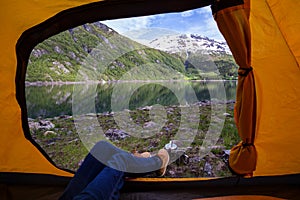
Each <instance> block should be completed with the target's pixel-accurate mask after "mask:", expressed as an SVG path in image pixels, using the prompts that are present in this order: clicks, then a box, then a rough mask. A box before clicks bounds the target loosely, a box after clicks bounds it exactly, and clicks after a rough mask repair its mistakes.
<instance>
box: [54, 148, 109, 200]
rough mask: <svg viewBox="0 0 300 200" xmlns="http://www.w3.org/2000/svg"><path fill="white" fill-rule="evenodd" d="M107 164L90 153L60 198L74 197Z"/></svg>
mask: <svg viewBox="0 0 300 200" xmlns="http://www.w3.org/2000/svg"><path fill="white" fill-rule="evenodd" d="M105 167H106V166H105V165H104V164H103V163H101V162H99V161H98V160H97V159H96V158H95V157H94V156H93V155H92V154H90V153H89V154H88V155H87V156H86V157H85V159H84V161H83V163H82V164H81V166H80V167H79V169H78V170H77V172H76V173H75V175H74V177H73V178H72V179H71V181H70V182H69V184H68V186H67V188H66V189H65V191H64V193H63V194H62V196H61V197H60V200H69V199H73V197H74V196H76V195H78V194H79V193H80V192H81V191H82V190H83V189H84V188H85V187H86V186H87V185H88V184H89V183H90V182H91V181H92V180H93V179H94V178H95V177H96V176H97V175H98V174H99V173H100V172H101V171H102V170H103V169H104V168H105Z"/></svg>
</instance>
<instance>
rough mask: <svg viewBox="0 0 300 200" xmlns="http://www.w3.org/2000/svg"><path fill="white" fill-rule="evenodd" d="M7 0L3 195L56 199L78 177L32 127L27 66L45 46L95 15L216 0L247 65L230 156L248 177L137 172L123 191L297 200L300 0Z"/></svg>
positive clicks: (1, 66)
mask: <svg viewBox="0 0 300 200" xmlns="http://www.w3.org/2000/svg"><path fill="white" fill-rule="evenodd" d="M0 4H1V6H0V10H1V11H0V15H1V30H0V35H1V37H0V38H1V39H0V44H1V45H0V47H1V54H0V58H1V59H0V60H1V63H0V74H1V79H0V82H1V84H0V91H1V92H0V107H1V109H0V119H1V120H0V130H1V134H0V144H1V145H0V199H56V198H57V197H58V196H59V195H60V194H61V192H62V191H63V189H64V187H65V186H66V184H67V183H68V181H69V180H70V178H71V177H72V176H73V174H72V173H71V172H69V171H66V170H63V169H59V168H57V167H56V166H55V164H54V163H53V162H52V161H51V160H50V159H49V157H47V155H45V154H44V153H43V151H42V150H41V149H40V147H39V146H38V145H36V144H35V142H34V141H33V139H32V138H31V136H30V134H29V127H28V123H27V111H26V101H25V74H26V66H27V63H28V58H29V55H30V52H31V50H32V49H33V48H34V46H35V45H36V44H38V43H39V42H41V41H43V40H44V39H46V38H48V37H50V36H52V35H54V34H57V33H59V32H61V31H64V30H67V29H68V28H71V27H75V26H78V25H80V24H84V23H87V22H94V21H100V20H106V19H115V18H123V17H132V16H141V15H149V14H157V13H166V12H175V11H185V10H189V9H193V8H199V7H203V6H207V5H212V10H213V13H214V18H215V20H216V23H217V24H218V27H219V29H220V31H221V32H222V34H223V35H224V37H225V39H226V41H227V43H228V45H229V47H230V49H231V51H232V53H233V55H234V58H235V60H236V62H237V63H238V64H239V66H240V68H239V81H238V88H237V98H236V105H235V119H236V122H237V127H238V131H239V134H240V137H241V142H240V143H239V144H238V145H237V146H235V147H233V148H232V151H231V155H230V167H231V169H232V170H233V171H235V172H236V173H237V174H240V176H236V177H232V178H223V179H221V178H219V179H218V178H216V179H208V180H207V179H201V178H198V179H197V178H191V179H146V178H145V179H136V180H134V181H129V182H127V183H126V184H125V187H124V191H123V197H124V198H125V199H126V198H128V199H129V198H135V199H137V198H141V199H148V198H149V199H159V198H163V199H176V198H177V199H180V198H181V199H182V198H183V197H185V198H190V197H191V198H195V199H196V198H203V197H212V196H215V197H220V196H228V195H231V197H232V198H236V199H237V198H239V197H238V196H232V195H242V196H243V195H262V196H260V197H261V198H262V199H268V198H267V197H266V196H269V197H270V198H271V196H273V197H280V198H288V199H293V198H295V199H296V198H297V197H298V196H299V195H300V191H299V184H300V181H299V177H300V176H299V173H300V152H299V150H300V149H299V146H298V141H300V123H299V122H300V115H299V113H300V82H299V80H298V78H299V77H300V68H299V63H300V36H299V33H298V31H299V30H300V16H299V14H298V13H299V12H300V2H299V1H295V0H285V1H281V0H244V1H243V0H215V1H213V0H189V1H174V0H173V1H172V0H151V1H150V0H148V1H145V0H103V1H97V0H76V1H70V0H60V1H55V0H51V1H50V0H39V1H36V0H26V1H23V0H15V1H1V3H0ZM199 23H201V22H199ZM247 177H248V178H247ZM249 177H250V178H249ZM264 196H265V197H264ZM244 197H245V198H248V199H249V198H251V197H253V196H244ZM256 197H258V196H256ZM240 198H243V197H240Z"/></svg>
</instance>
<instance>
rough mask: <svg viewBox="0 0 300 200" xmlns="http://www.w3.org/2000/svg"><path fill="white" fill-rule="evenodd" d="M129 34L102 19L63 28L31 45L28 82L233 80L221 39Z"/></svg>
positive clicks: (231, 63)
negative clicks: (62, 30) (126, 34)
mask: <svg viewBox="0 0 300 200" xmlns="http://www.w3.org/2000/svg"><path fill="white" fill-rule="evenodd" d="M154 33H155V34H154ZM131 36H135V37H136V41H133V40H131V39H129V38H128V37H125V36H122V35H120V34H118V33H117V32H116V31H114V30H113V29H112V28H110V27H108V26H106V25H104V24H102V23H100V22H95V23H91V24H84V25H81V26H78V27H76V28H72V29H69V30H67V31H64V32H61V33H59V34H57V35H55V36H52V37H51V38H48V39H46V40H45V41H43V42H42V43H40V44H38V45H37V46H36V47H35V48H34V49H33V51H32V52H31V56H30V58H29V63H28V68H27V74H26V81H27V82H37V81H42V82H45V81H46V82H73V81H88V80H91V81H114V80H170V79H172V80H174V79H197V80H199V79H216V77H219V78H220V77H221V78H222V79H236V74H237V73H236V72H237V66H236V64H235V62H234V60H233V58H232V55H231V54H230V53H229V51H228V47H227V45H226V43H224V42H218V41H215V40H212V39H209V38H206V37H201V36H197V35H174V33H172V32H170V31H168V30H160V31H152V32H149V31H148V32H145V31H140V32H139V34H131ZM157 37H158V38H157ZM137 41H139V42H143V44H141V43H139V42H137ZM147 41H148V43H147Z"/></svg>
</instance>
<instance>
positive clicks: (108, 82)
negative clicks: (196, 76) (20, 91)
mask: <svg viewBox="0 0 300 200" xmlns="http://www.w3.org/2000/svg"><path fill="white" fill-rule="evenodd" d="M226 81H238V80H237V79H235V80H226V79H223V80H218V79H212V80H110V81H51V82H48V81H35V82H29V81H25V86H49V85H50V86H51V85H77V84H113V83H147V82H149V83H150V82H151V83H152V82H226Z"/></svg>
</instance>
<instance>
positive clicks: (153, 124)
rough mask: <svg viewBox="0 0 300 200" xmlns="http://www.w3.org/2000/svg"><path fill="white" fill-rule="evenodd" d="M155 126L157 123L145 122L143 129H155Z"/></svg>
mask: <svg viewBox="0 0 300 200" xmlns="http://www.w3.org/2000/svg"><path fill="white" fill-rule="evenodd" d="M155 126H156V123H155V122H153V121H150V122H145V123H144V125H143V128H151V127H155Z"/></svg>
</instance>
